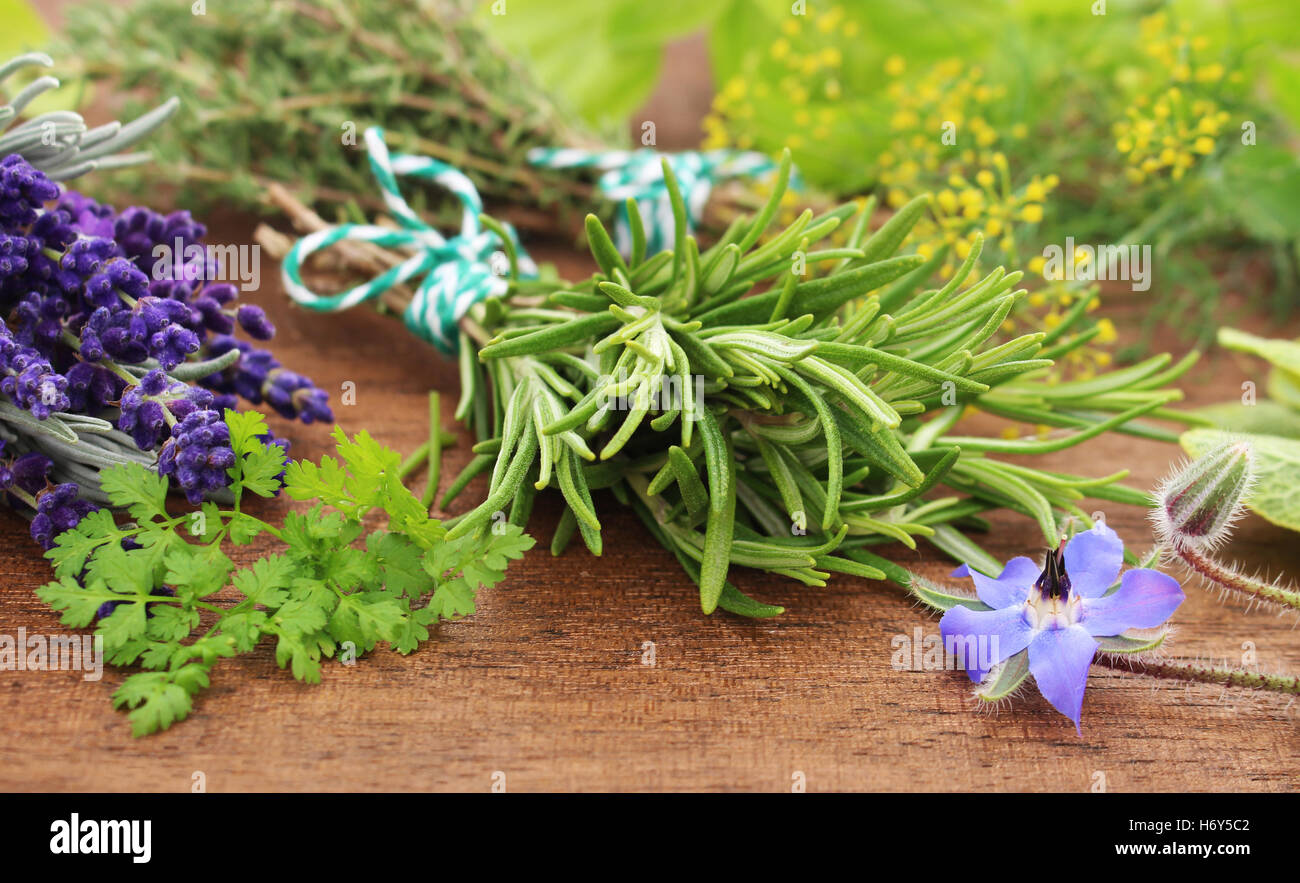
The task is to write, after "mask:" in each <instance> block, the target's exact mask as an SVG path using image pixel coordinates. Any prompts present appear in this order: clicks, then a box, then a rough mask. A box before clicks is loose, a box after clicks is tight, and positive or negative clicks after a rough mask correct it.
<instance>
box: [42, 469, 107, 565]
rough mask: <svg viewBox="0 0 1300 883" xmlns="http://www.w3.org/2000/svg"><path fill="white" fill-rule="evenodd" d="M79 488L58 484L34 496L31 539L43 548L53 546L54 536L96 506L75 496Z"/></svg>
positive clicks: (78, 521)
mask: <svg viewBox="0 0 1300 883" xmlns="http://www.w3.org/2000/svg"><path fill="white" fill-rule="evenodd" d="M80 490H81V488H79V487H77V486H76V485H75V484H72V483H68V484H60V485H56V486H55V487H53V488H50V489H49V490H46V491H44V492H42V493H40V494H39V495H38V496H37V497H36V517H34V518H33V519H32V527H31V530H32V539H34V540H36V542H38V543H40V544H41V547H42V548H44V549H50V548H52V547H53V546H54V538H55V537H57V536H58V535H59V534H61V533H63V532H64V531H65V530H71V529H72V528H74V527H76V526H77V525H78V524H79V523H80V522H81V519H82V518H84V517H86V515H88V514H89V513H91V512H93V511H95V509H96V508H97V507H96V506H95V505H94V504H93V503H88V502H86V501H85V500H82V499H79V498H78V497H77V492H78V491H80Z"/></svg>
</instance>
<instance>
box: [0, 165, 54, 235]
mask: <svg viewBox="0 0 1300 883" xmlns="http://www.w3.org/2000/svg"><path fill="white" fill-rule="evenodd" d="M58 196H59V185H57V184H55V183H54V182H53V181H51V180H50V179H49V178H47V177H45V173H44V172H41V171H40V170H39V169H35V168H33V167H32V166H31V165H30V164H29V163H28V162H27V160H25V159H23V158H22V156H21V155H19V154H17V153H11V154H9V155H8V156H6V157H5V158H4V159H3V160H0V227H3V229H4V230H5V231H6V232H14V231H16V230H17V229H18V228H20V227H26V226H28V225H30V224H32V223H33V222H34V221H35V220H36V217H37V212H38V210H39V209H41V208H43V207H44V205H45V203H47V202H49V201H50V200H52V199H57V198H58Z"/></svg>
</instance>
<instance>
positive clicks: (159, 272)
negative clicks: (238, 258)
mask: <svg viewBox="0 0 1300 883" xmlns="http://www.w3.org/2000/svg"><path fill="white" fill-rule="evenodd" d="M54 200H57V202H54ZM206 233H207V231H206V229H205V228H204V226H203V225H202V224H200V223H198V222H197V221H195V219H194V218H193V217H191V216H190V214H189V213H188V212H185V211H178V212H172V213H171V214H166V215H163V214H159V213H157V212H154V211H151V210H149V209H146V208H141V207H131V208H128V209H126V210H125V211H122V212H120V213H119V212H117V211H116V210H114V208H113V207H112V206H109V205H103V204H100V203H98V202H96V201H94V200H93V199H90V198H88V197H86V196H83V195H82V194H80V193H76V192H72V191H69V192H66V193H62V194H60V191H59V187H58V186H57V185H56V184H54V183H53V182H51V181H50V180H49V179H48V178H47V177H46V176H45V175H44V174H42V173H41V172H39V171H37V170H36V169H34V168H32V167H31V165H30V164H28V163H27V162H26V161H25V160H23V159H22V157H21V156H18V155H13V156H9V157H6V158H4V159H3V160H0V317H3V319H4V321H0V400H4V401H7V402H12V403H13V404H15V405H17V406H18V407H20V408H23V409H25V410H27V411H29V412H30V413H31V414H32V415H34V416H35V417H37V418H39V419H48V418H49V417H50V415H51V414H53V413H54V412H56V411H59V412H74V413H77V414H84V415H86V416H91V417H100V416H101V414H102V415H103V416H104V417H110V418H112V419H113V420H114V422H115V424H116V426H117V427H118V428H119V429H121V430H122V431H124V432H126V433H128V434H129V435H130V436H131V439H132V441H133V442H134V444H135V445H136V446H137V447H139V448H140V449H142V450H157V451H158V454H159V461H158V462H159V471H160V472H162V473H163V474H165V475H169V476H171V477H172V478H173V480H174V481H175V483H176V484H177V485H178V486H179V487H180V488H181V489H182V490H184V491H185V493H186V495H187V496H188V497H189V499H191V500H192V501H196V502H197V501H198V500H200V499H201V498H202V497H203V495H204V494H205V493H207V492H209V491H211V490H214V489H216V488H219V487H224V486H225V485H226V484H227V483H228V476H227V475H226V469H227V468H228V467H229V465H230V464H231V462H232V460H233V453H232V452H231V450H230V439H229V431H228V430H227V428H226V426H225V423H224V421H223V420H222V417H221V414H222V413H223V411H224V409H225V408H227V407H231V408H233V407H235V406H236V405H237V399H236V396H238V395H241V394H242V395H243V396H244V397H245V398H247V399H249V400H250V401H252V402H254V403H261V402H267V403H270V404H271V405H272V406H273V407H275V409H276V410H277V411H279V412H280V413H281V414H284V415H286V416H291V417H297V418H299V419H301V420H303V421H304V422H312V421H314V420H323V419H332V414H331V413H330V410H329V407H328V404H327V402H326V397H325V394H324V392H323V391H321V390H319V389H317V388H316V387H315V386H314V384H312V382H311V381H310V380H308V379H307V378H305V377H303V376H302V375H299V374H296V373H294V372H292V371H288V370H287V369H285V368H284V367H283V366H281V364H280V363H279V361H277V360H276V359H275V358H274V357H273V356H272V355H271V354H270V353H269V352H266V351H265V350H256V349H253V348H252V347H251V346H250V345H249V344H247V343H243V342H242V341H236V340H235V338H233V337H231V336H230V334H231V333H232V332H234V331H235V330H236V329H237V328H238V329H241V330H242V332H243V333H244V334H246V335H248V336H250V337H252V338H254V339H257V340H265V339H267V338H270V337H271V336H273V335H274V333H275V328H274V326H273V325H272V324H271V322H270V321H269V320H268V319H267V317H266V314H265V313H264V312H263V310H262V309H261V308H260V307H257V306H253V305H249V304H241V303H239V291H238V289H237V288H236V287H235V286H233V285H230V284H228V283H225V282H221V281H219V280H217V279H216V278H215V276H216V274H215V272H214V271H215V270H216V268H217V264H216V263H215V262H214V261H212V260H210V259H209V257H208V256H207V250H206V249H198V250H194V249H192V248H191V247H192V246H196V245H202V241H201V240H202V238H203V237H204V236H205V235H206ZM160 246H166V248H167V249H168V250H169V251H170V253H171V254H172V255H173V258H174V259H173V260H171V261H162V260H159V257H160V251H159V247H160ZM231 348H238V349H239V351H240V355H241V358H240V360H239V361H238V362H236V364H235V365H232V366H230V367H229V368H228V370H226V371H222V372H219V373H218V374H216V375H214V376H212V377H208V378H202V379H201V380H200V381H199V385H195V386H191V385H189V384H186V383H182V382H180V381H177V380H175V379H174V378H173V377H171V376H169V374H168V372H173V371H175V370H176V369H177V368H178V367H179V366H181V365H182V364H184V363H186V362H189V361H190V360H191V359H198V360H202V359H210V358H213V357H216V356H220V355H221V354H222V353H224V352H227V351H228V350H229V349H231ZM151 360H153V361H156V362H157V365H158V367H159V369H160V370H157V371H153V372H150V373H148V374H147V375H146V376H145V377H144V378H143V379H142V380H140V381H139V382H131V378H132V377H135V376H138V375H139V374H140V373H141V372H139V371H138V370H128V369H130V368H131V367H132V366H140V365H142V364H146V363H149V362H150V361H151ZM149 367H154V366H153V365H152V364H150V365H149ZM114 409H116V410H114ZM28 431H34V430H30V428H29V429H23V430H21V432H28ZM51 431H55V432H63V433H66V432H67V431H68V430H67V428H66V427H63V428H60V427H55V428H54V429H53V430H51ZM78 462H80V463H81V465H82V466H89V468H92V469H93V468H97V466H98V465H99V464H100V463H102V458H100V459H99V460H92V461H86V462H82V461H78ZM50 467H51V464H50V461H49V460H48V459H47V458H44V457H43V456H41V455H26V456H24V457H20V458H18V459H17V460H12V462H11V461H10V460H8V459H5V458H3V457H0V491H3V492H4V495H5V499H6V500H7V501H9V502H10V503H12V504H13V505H21V506H25V507H27V508H32V509H38V510H39V511H38V512H37V515H38V526H37V530H36V533H37V534H39V536H38V539H40V540H41V541H42V542H47V541H48V540H49V539H50V538H51V537H52V532H58V531H60V530H63V529H65V527H66V525H68V524H70V523H73V516H74V515H76V513H77V511H79V510H80V509H81V508H83V505H84V504H81V503H74V502H73V498H74V497H75V495H76V491H75V489H74V490H69V489H50V488H48V480H47V477H46V476H47V474H48V473H49V471H50Z"/></svg>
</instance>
